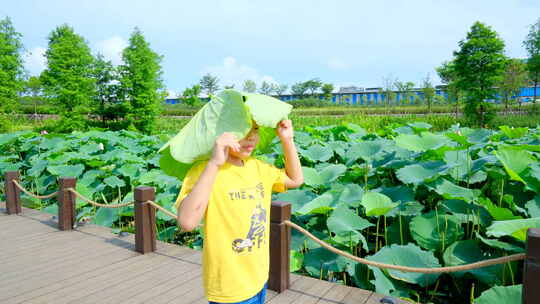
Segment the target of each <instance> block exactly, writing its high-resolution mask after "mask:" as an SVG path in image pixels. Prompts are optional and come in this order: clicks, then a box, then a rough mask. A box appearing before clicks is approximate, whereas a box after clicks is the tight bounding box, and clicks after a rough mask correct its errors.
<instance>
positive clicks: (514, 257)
mask: <svg viewBox="0 0 540 304" xmlns="http://www.w3.org/2000/svg"><path fill="white" fill-rule="evenodd" d="M13 183H14V184H15V185H16V186H17V187H18V188H19V189H21V190H22V191H23V192H25V193H26V194H28V195H30V196H33V197H36V198H50V197H53V196H55V195H57V194H58V191H57V192H54V193H51V194H49V195H45V196H38V195H34V194H32V193H30V192H28V191H27V190H26V189H24V188H23V187H22V186H21V185H20V184H19V183H18V182H17V181H16V180H13ZM65 190H67V191H69V192H71V193H73V194H74V195H75V196H76V197H78V198H80V199H81V200H83V201H85V202H87V203H89V204H91V205H94V206H96V207H103V208H121V207H126V206H129V205H133V204H134V203H135V202H134V201H131V202H127V203H122V204H100V203H97V202H95V201H93V200H91V199H89V198H87V197H85V196H84V195H82V194H80V193H79V192H77V190H75V189H74V188H66V189H65ZM145 202H146V203H149V204H150V205H152V206H153V207H154V208H156V209H158V210H161V211H162V212H163V213H165V214H167V215H168V216H170V217H171V218H173V219H175V220H178V216H177V215H176V214H174V213H172V212H171V211H169V210H167V209H165V208H163V207H162V206H160V205H158V204H157V203H156V202H154V201H152V200H147V201H145ZM282 225H287V226H289V227H292V228H294V229H296V230H298V231H299V232H301V233H303V234H304V235H306V236H307V237H309V238H310V239H312V240H313V241H315V242H316V243H317V244H319V245H321V246H322V247H324V248H326V249H328V250H329V251H331V252H333V253H335V254H339V255H341V256H344V257H346V258H349V259H351V260H353V261H355V262H358V263H361V264H365V265H369V266H373V267H377V268H384V269H394V270H399V271H407V272H419V273H425V274H429V273H443V272H444V273H448V272H458V271H466V270H472V269H477V268H482V267H487V266H492V265H497V264H505V263H508V262H513V261H520V260H524V259H525V254H524V253H520V254H513V255H509V256H505V257H500V258H495V259H489V260H484V261H480V262H476V263H471V264H466V265H458V266H448V267H437V268H426V267H410V266H400V265H394V264H387V263H380V262H376V261H371V260H368V259H364V258H361V257H357V256H355V255H352V254H350V253H348V252H345V251H343V250H340V249H337V248H335V247H333V246H331V245H329V244H328V243H326V242H325V241H323V240H321V239H319V238H317V237H316V236H314V235H313V234H311V233H310V232H309V231H307V230H306V229H304V228H302V227H300V226H299V225H297V224H295V223H293V222H291V221H289V220H285V221H283V223H282Z"/></svg>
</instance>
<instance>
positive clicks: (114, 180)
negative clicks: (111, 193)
mask: <svg viewBox="0 0 540 304" xmlns="http://www.w3.org/2000/svg"><path fill="white" fill-rule="evenodd" d="M103 182H104V183H105V184H107V185H109V186H111V187H112V188H116V187H124V186H125V185H126V183H125V182H124V181H123V180H121V179H119V178H118V177H116V176H109V177H107V178H106V179H104V180H103Z"/></svg>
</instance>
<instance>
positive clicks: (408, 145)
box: [395, 132, 450, 152]
mask: <svg viewBox="0 0 540 304" xmlns="http://www.w3.org/2000/svg"><path fill="white" fill-rule="evenodd" d="M395 140H396V145H397V146H398V147H401V148H405V149H408V150H411V151H415V152H425V151H427V150H433V149H437V148H439V147H441V146H443V145H444V144H446V143H448V142H449V141H450V140H449V139H448V138H447V137H445V136H444V135H438V134H433V133H431V132H422V134H421V135H411V134H399V135H398V136H397V137H396V139H395Z"/></svg>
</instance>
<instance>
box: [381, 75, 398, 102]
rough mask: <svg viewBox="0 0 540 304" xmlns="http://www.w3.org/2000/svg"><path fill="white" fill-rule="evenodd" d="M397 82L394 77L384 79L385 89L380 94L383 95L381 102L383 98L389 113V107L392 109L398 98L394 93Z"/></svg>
mask: <svg viewBox="0 0 540 304" xmlns="http://www.w3.org/2000/svg"><path fill="white" fill-rule="evenodd" d="M395 82H396V80H395V79H393V78H392V76H388V77H384V78H383V87H382V90H381V92H380V93H381V94H382V95H381V100H382V98H384V103H385V107H387V111H389V107H391V106H392V105H393V104H394V100H395V98H396V93H395V92H394V83H395ZM383 96H384V97H383Z"/></svg>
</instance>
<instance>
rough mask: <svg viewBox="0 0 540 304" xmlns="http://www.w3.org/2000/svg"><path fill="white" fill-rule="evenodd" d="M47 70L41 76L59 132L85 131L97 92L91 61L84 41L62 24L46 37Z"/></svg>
mask: <svg viewBox="0 0 540 304" xmlns="http://www.w3.org/2000/svg"><path fill="white" fill-rule="evenodd" d="M48 39H49V43H48V48H47V51H46V52H45V57H46V58H47V68H46V69H45V70H44V71H43V72H42V74H41V77H40V78H41V81H42V83H43V87H44V89H45V94H46V95H47V96H48V97H49V100H50V102H51V103H52V104H53V105H54V106H55V107H56V109H58V112H59V114H60V118H61V119H60V124H59V126H58V128H59V129H58V131H67V132H69V131H73V130H78V129H84V128H85V127H86V125H87V120H86V118H85V117H84V115H85V114H86V113H88V112H89V108H90V104H91V102H92V101H93V98H94V96H95V90H96V81H95V79H94V77H93V75H92V74H93V68H92V67H93V62H94V58H93V57H92V54H91V53H90V48H89V47H88V45H87V43H86V41H85V40H84V39H83V37H81V36H79V35H77V34H76V33H75V32H74V31H73V28H71V27H70V26H69V25H67V24H64V25H61V26H58V27H57V28H56V29H54V30H53V31H52V32H51V34H50V35H49V37H48Z"/></svg>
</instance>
